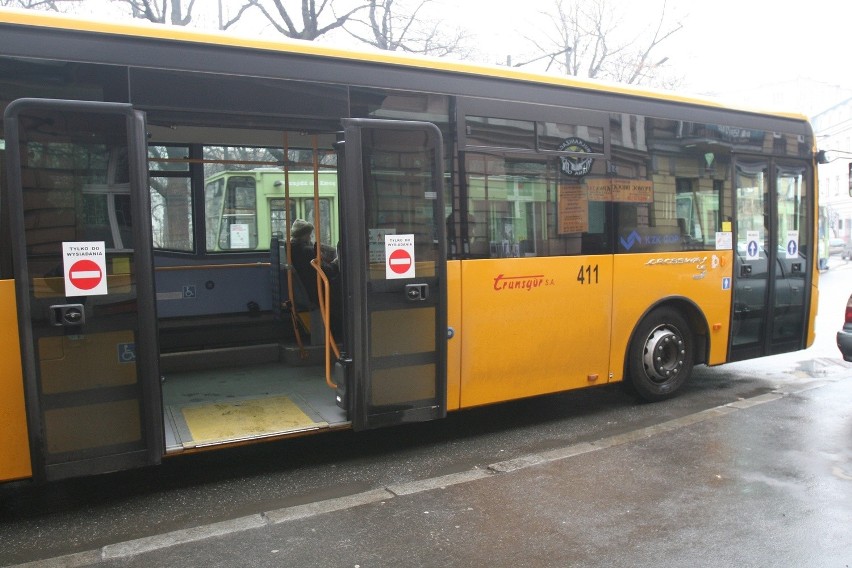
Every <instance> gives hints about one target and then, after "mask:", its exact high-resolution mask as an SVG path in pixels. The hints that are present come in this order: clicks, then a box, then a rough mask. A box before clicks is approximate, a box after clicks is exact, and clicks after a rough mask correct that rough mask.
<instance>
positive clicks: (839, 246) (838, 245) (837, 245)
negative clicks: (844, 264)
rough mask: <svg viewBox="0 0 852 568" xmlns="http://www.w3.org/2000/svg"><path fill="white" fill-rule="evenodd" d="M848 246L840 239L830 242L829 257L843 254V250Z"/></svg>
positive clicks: (830, 240)
mask: <svg viewBox="0 0 852 568" xmlns="http://www.w3.org/2000/svg"><path fill="white" fill-rule="evenodd" d="M845 246H846V242H845V241H844V240H843V239H840V238H833V239H829V240H828V254H829V256H831V255H833V254H841V253H842V252H843V248H844V247H845Z"/></svg>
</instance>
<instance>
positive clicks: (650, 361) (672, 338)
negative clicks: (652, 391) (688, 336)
mask: <svg viewBox="0 0 852 568" xmlns="http://www.w3.org/2000/svg"><path fill="white" fill-rule="evenodd" d="M685 355H686V350H685V349H684V345H683V338H682V337H680V335H679V334H678V333H677V330H674V329H671V328H669V327H665V326H663V327H658V328H657V329H655V330H654V331H653V332H652V333H651V335H649V336H648V341H646V342H645V355H644V358H643V362H644V366H645V373H646V374H647V375H648V378H649V379H651V380H652V381H654V382H655V383H663V382H665V381H668V380H669V379H671V378H673V377H675V376H677V374H678V373H679V372H680V370H681V369H682V368H683V358H684V356H685Z"/></svg>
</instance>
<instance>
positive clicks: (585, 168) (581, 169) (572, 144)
mask: <svg viewBox="0 0 852 568" xmlns="http://www.w3.org/2000/svg"><path fill="white" fill-rule="evenodd" d="M558 150H559V151H560V152H577V153H582V154H591V153H592V147H591V146H589V144H588V143H587V142H586V141H585V140H583V139H582V138H566V139H565V140H563V141H562V144H560V145H559V148H558ZM559 160H560V161H561V162H562V173H564V174H565V175H567V176H572V177H582V176H584V175H586V174H588V173H589V172H590V171H592V164H593V163H594V162H595V160H594V159H592V158H581V157H579V156H562V157H560V158H559Z"/></svg>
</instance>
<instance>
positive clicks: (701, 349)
mask: <svg viewBox="0 0 852 568" xmlns="http://www.w3.org/2000/svg"><path fill="white" fill-rule="evenodd" d="M661 308H671V309H674V310H677V311H678V312H679V313H680V314H681V315H683V317H684V318H685V319H686V321H687V323H689V327H690V331H691V332H692V335H693V338H694V341H695V354H694V357H693V363H695V364H706V363H707V356H708V353H710V328H709V326H708V324H707V317H706V316H705V315H704V312H703V311H701V308H699V307H698V304H696V303H695V302H693V301H692V300H690V299H689V298H685V297H683V296H673V297H670V298H663V299H661V300H659V301H657V302H655V303H654V304H651V305H650V306H648V308H647V309H646V310H645V311H644V312H642V315H641V316H640V317H639V318H638V319H637V320H636V322H635V323H634V324H633V330H632V331H631V332H630V337H629V338H628V340H627V345H626V346H625V348H624V364H623V372H624V377H627V373H628V366H629V358H630V345H632V343H633V340H634V338H635V336H636V330H638V329H639V326H640V325H641V324H642V322H643V321H644V320H645V319H646V318H647V317H648V316H649V315H650V314H652V313H654V312H655V311H656V310H659V309H661Z"/></svg>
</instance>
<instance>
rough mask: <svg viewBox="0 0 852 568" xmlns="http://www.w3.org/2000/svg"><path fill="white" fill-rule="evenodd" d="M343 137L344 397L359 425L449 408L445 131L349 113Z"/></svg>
mask: <svg viewBox="0 0 852 568" xmlns="http://www.w3.org/2000/svg"><path fill="white" fill-rule="evenodd" d="M343 125H344V141H343V144H341V145H340V150H339V151H340V153H341V155H340V157H339V159H338V167H339V168H340V176H341V183H340V184H339V186H340V188H341V197H342V208H341V214H342V224H343V231H342V235H343V236H342V242H341V246H342V259H343V262H342V269H343V279H344V289H345V291H346V292H345V295H344V310H345V313H346V314H347V315H348V317H347V319H346V324H345V329H344V345H345V346H346V352H345V353H344V354H342V359H341V365H340V366H338V372H337V373H336V380H335V382H336V383H337V387H338V404H340V405H341V406H344V408H346V409H347V412H348V413H349V416H350V417H352V418H351V419H352V424H353V427H354V428H355V429H364V428H372V427H377V426H385V425H392V424H399V423H403V422H418V421H426V420H432V419H435V418H441V417H444V416H445V415H446V411H447V404H446V398H447V393H446V388H447V387H446V374H447V309H446V307H447V290H446V251H445V232H446V228H445V225H444V217H445V215H444V205H443V203H444V199H443V155H442V142H441V133H440V131H439V130H438V128H437V127H436V126H435V125H433V124H430V123H422V122H402V121H382V120H368V119H352V120H345V121H344V123H343Z"/></svg>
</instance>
